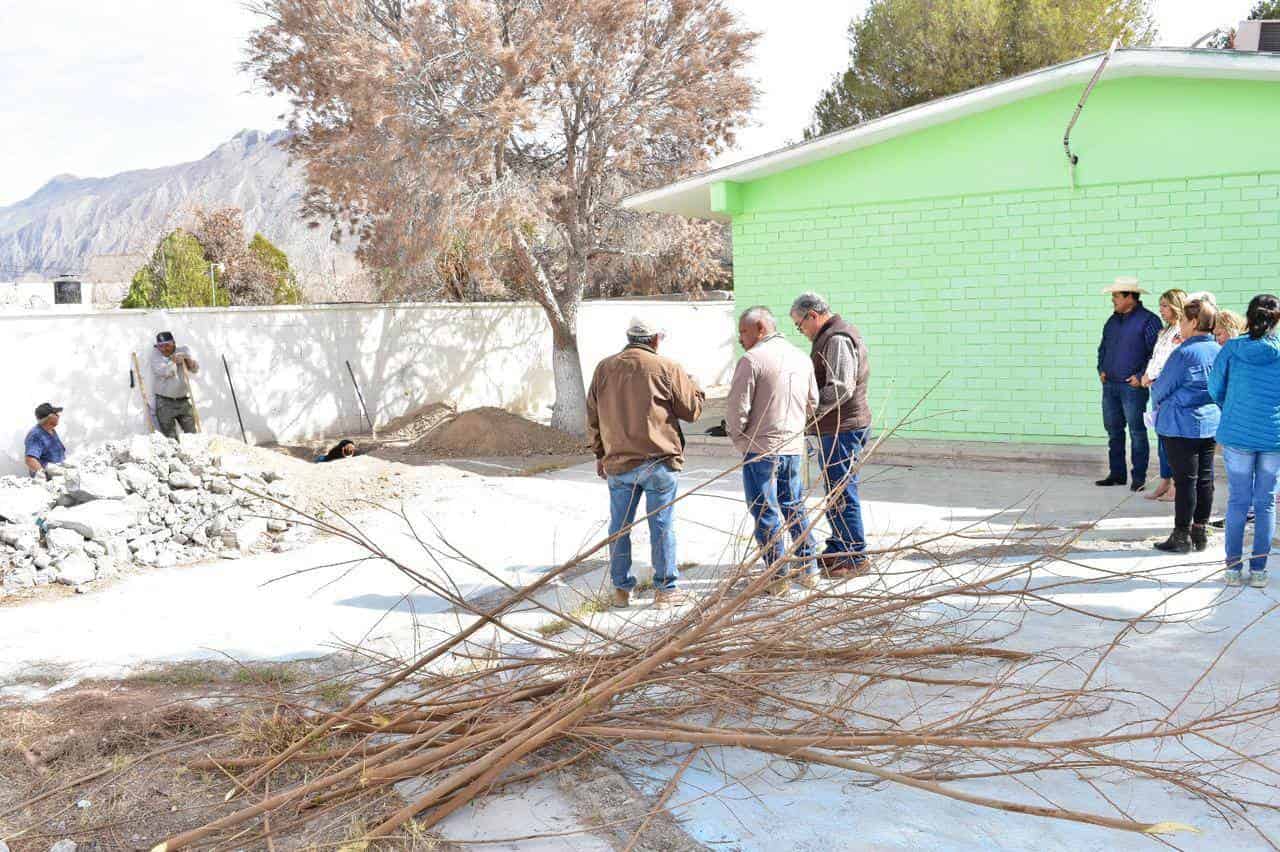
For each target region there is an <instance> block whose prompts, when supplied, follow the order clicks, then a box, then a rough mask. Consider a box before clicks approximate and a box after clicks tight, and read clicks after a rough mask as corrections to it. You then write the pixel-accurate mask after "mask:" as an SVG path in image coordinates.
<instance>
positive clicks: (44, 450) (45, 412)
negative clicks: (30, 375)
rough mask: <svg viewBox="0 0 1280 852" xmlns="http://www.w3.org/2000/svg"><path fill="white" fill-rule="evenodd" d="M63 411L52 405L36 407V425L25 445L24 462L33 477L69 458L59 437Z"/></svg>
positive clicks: (28, 435)
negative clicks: (51, 465)
mask: <svg viewBox="0 0 1280 852" xmlns="http://www.w3.org/2000/svg"><path fill="white" fill-rule="evenodd" d="M61 414H62V409H61V408H59V407H58V406H56V405H53V404H52V403H48V402H42V403H40V404H39V405H37V406H36V425H35V426H32V427H31V431H30V432H28V433H27V438H26V441H25V442H24V444H23V456H24V457H23V461H24V462H26V465H27V470H28V471H29V472H30V473H31V475H32V476H35V475H36V474H38V473H40V472H41V471H43V470H44V469H45V467H46V466H48V465H50V464H61V463H62V460H63V459H65V458H66V457H67V448H66V447H64V446H63V445H62V439H61V438H59V437H58V431H57V429H58V420H59V415H61Z"/></svg>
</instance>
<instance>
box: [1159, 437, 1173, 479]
mask: <svg viewBox="0 0 1280 852" xmlns="http://www.w3.org/2000/svg"><path fill="white" fill-rule="evenodd" d="M1156 458H1158V459H1160V478H1161V479H1172V478H1173V468H1172V467H1171V466H1170V465H1169V451H1168V450H1166V449H1165V446H1164V438H1161V437H1160V436H1159V435H1156Z"/></svg>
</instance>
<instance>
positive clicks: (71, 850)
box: [49, 840, 76, 852]
mask: <svg viewBox="0 0 1280 852" xmlns="http://www.w3.org/2000/svg"><path fill="white" fill-rule="evenodd" d="M49 852H76V842H75V841H74V840H59V841H58V842H57V843H55V844H53V845H52V846H50V847H49Z"/></svg>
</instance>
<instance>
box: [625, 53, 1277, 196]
mask: <svg viewBox="0 0 1280 852" xmlns="http://www.w3.org/2000/svg"><path fill="white" fill-rule="evenodd" d="M1101 57H1102V54H1101V53H1094V54H1090V55H1088V56H1082V57H1080V58H1079V59H1072V60H1070V61H1068V62H1064V63H1061V64H1060V65H1053V66H1050V67H1048V68H1041V69H1039V70H1037V71H1031V72H1029V73H1027V74H1022V75H1020V76H1018V77H1011V78H1010V79H1008V80H1001V81H999V82H997V83H990V84H988V85H986V86H981V87H979V88H976V89H970V90H968V91H966V92H960V93H958V94H955V95H949V96H947V97H945V98H939V99H937V100H933V101H929V102H927V103H923V104H919V105H917V106H913V107H908V108H906V109H903V110H899V111H898V112H894V113H890V114H889V115H886V116H883V117H881V118H877V119H873V120H871V121H867V122H864V123H862V124H859V125H857V126H855V127H851V128H848V129H847V130H839V131H835V132H833V133H829V134H827V135H825V136H819V137H818V138H816V139H810V140H808V141H805V142H800V143H797V144H795V145H791V146H788V147H786V148H782V149H779V150H777V151H772V152H769V153H767V154H761V155H759V156H756V157H752V158H750V159H748V160H743V161H742V162H739V163H733V164H730V165H728V166H722V167H720V168H718V169H713V170H712V171H709V172H704V173H703V174H700V175H695V176H693V177H689V178H685V179H683V180H679V181H676V182H675V183H672V184H668V185H667V186H663V187H659V188H657V189H653V190H648V191H646V192H640V193H636V194H634V195H630V196H628V197H626V198H624V199H623V200H622V206H623V207H624V208H625V209H628V210H636V211H640V212H651V213H672V214H676V215H680V216H686V217H688V218H694V219H715V220H719V221H728V220H729V219H730V218H731V216H730V214H728V213H727V212H723V211H718V210H715V209H713V207H712V204H711V186H712V185H713V184H715V183H719V182H722V181H727V182H747V181H753V180H759V179H761V178H764V177H769V176H770V175H773V174H777V173H779V172H782V171H786V170H788V169H792V168H797V167H799V166H804V165H808V164H810V163H814V162H818V161H820V160H824V159H827V158H828V157H834V156H839V155H840V154H845V153H848V152H849V151H855V150H857V149H859V148H865V147H867V146H869V145H875V144H877V143H880V142H885V141H888V140H889V139H893V138H895V137H897V136H903V135H906V134H908V133H913V132H915V131H918V130H923V129H925V128H928V127H932V126H934V125H937V124H942V123H945V122H948V121H954V120H955V119H958V118H963V117H965V116H968V115H973V114H974V113H978V112H984V111H986V110H989V109H994V108H996V107H1000V106H1004V105H1005V104H1008V103H1012V102H1014V101H1018V100H1022V99H1024V98H1028V97H1033V96H1035V95H1039V94H1045V93H1048V92H1051V91H1056V90H1057V89H1061V88H1064V87H1066V86H1069V85H1072V84H1073V83H1077V82H1079V83H1084V82H1085V81H1087V80H1088V79H1089V77H1090V76H1092V74H1093V72H1094V70H1095V69H1096V68H1097V61H1098V60H1099V59H1100V58H1101ZM1106 76H1107V77H1109V78H1116V77H1133V76H1171V77H1172V76H1186V77H1219V78H1227V79H1245V80H1253V79H1273V80H1280V56H1273V55H1266V54H1258V53H1239V52H1235V51H1218V50H1162V49H1144V48H1129V49H1123V50H1119V51H1117V52H1116V54H1115V56H1114V57H1112V60H1111V62H1110V64H1109V65H1108V67H1107V74H1106ZM1064 125H1065V118H1064Z"/></svg>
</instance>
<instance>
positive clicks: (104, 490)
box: [67, 471, 125, 503]
mask: <svg viewBox="0 0 1280 852" xmlns="http://www.w3.org/2000/svg"><path fill="white" fill-rule="evenodd" d="M67 494H68V495H69V496H70V497H71V499H72V500H75V501H76V502H77V503H87V502H89V501H90V500H121V499H123V498H124V495H125V490H124V486H123V485H121V484H120V480H119V479H117V478H116V476H115V474H114V473H85V472H83V471H77V472H76V473H74V474H71V475H70V476H68V477H67Z"/></svg>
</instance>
